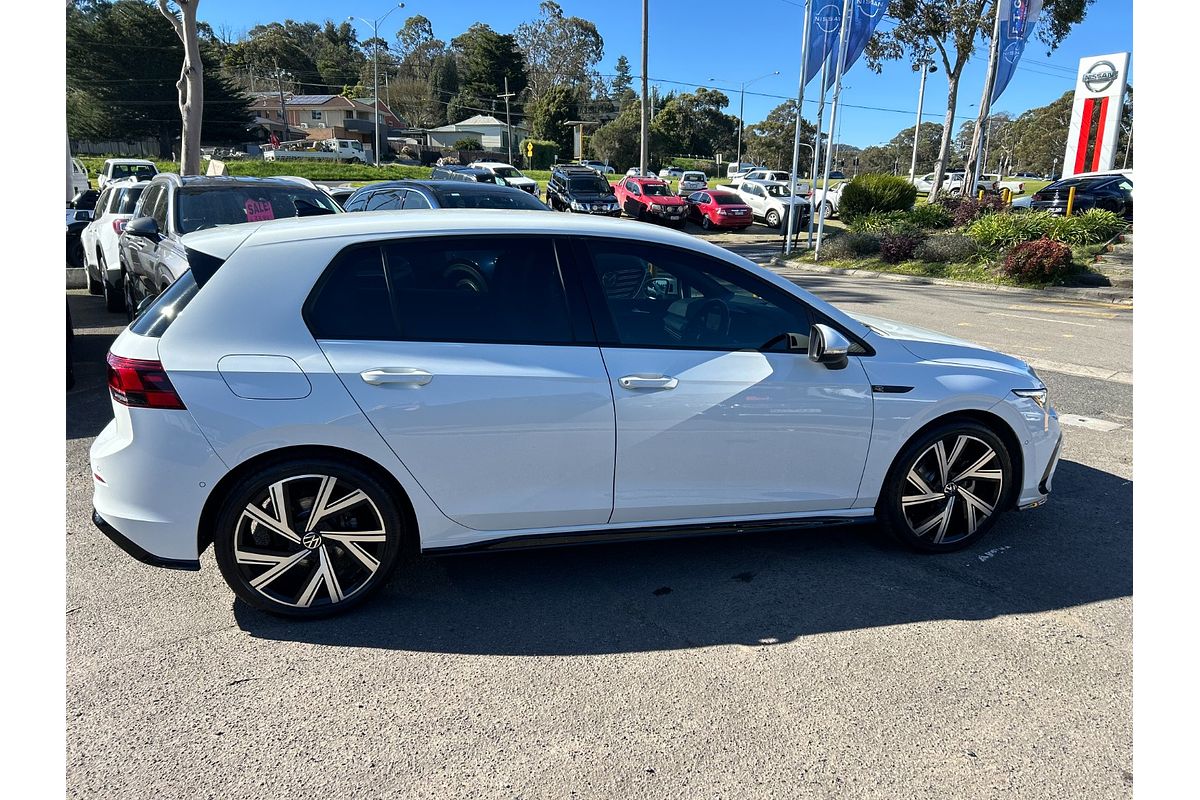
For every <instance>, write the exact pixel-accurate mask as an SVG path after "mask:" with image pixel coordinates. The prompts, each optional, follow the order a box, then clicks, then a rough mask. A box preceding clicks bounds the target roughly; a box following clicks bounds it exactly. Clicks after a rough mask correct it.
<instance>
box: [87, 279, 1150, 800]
mask: <svg viewBox="0 0 1200 800" xmlns="http://www.w3.org/2000/svg"><path fill="white" fill-rule="evenodd" d="M811 288H813V289H814V290H816V291H818V293H821V294H823V295H826V296H828V297H829V299H832V300H834V302H838V303H841V304H850V303H855V302H857V303H860V304H862V305H864V306H870V307H872V308H873V310H874V313H877V314H880V315H884V316H888V315H890V316H896V317H899V318H907V317H915V316H918V315H920V314H922V313H925V314H926V315H927V316H928V315H929V314H932V313H933V311H934V310H936V309H938V308H942V307H943V306H945V307H946V308H949V307H954V306H955V304H956V302H958V301H959V300H962V301H963V302H967V301H968V300H969V302H970V303H972V304H973V305H972V306H971V308H972V309H973V318H974V319H975V321H976V322H979V323H980V327H979V328H978V329H977V330H974V331H972V332H971V333H972V334H975V336H978V337H988V338H991V337H995V338H996V339H997V340H998V341H1004V339H1003V337H1004V336H1013V337H1015V336H1017V334H1001V333H997V332H995V329H996V328H999V327H1000V326H1002V325H1003V324H1006V323H1007V318H1005V317H999V316H995V317H989V316H988V313H989V312H992V311H995V312H1001V313H1009V312H1010V311H1011V310H1010V309H1007V306H1008V305H1011V304H1012V301H1011V298H1007V297H1003V296H999V295H997V297H996V298H994V299H993V302H992V304H991V305H988V304H987V300H986V298H975V297H973V296H972V297H970V298H966V297H965V296H964V297H961V298H960V297H959V296H958V295H955V294H954V292H955V291H957V290H955V289H953V288H950V287H922V290H923V292H925V293H926V295H925V298H924V300H922V299H921V298H917V297H905V296H890V295H887V294H886V293H878V292H880V290H879V289H878V288H877V287H872V288H871V289H870V292H871V293H872V294H870V295H869V296H867V295H866V294H865V292H866V290H860V294H859V296H857V297H851V296H850V295H852V294H853V293H854V292H855V288H854V287H853V286H852V285H850V284H843V283H828V282H827V283H824V284H823V285H821V286H815V285H814V286H812V287H811ZM69 299H70V302H71V307H72V314H73V318H74V321H75V325H76V340H75V341H76V353H77V359H78V362H79V363H77V365H76V378H77V384H76V388H75V389H74V390H72V391H71V392H69V393H68V404H67V407H68V419H67V463H66V473H67V519H68V524H67V530H66V535H67V558H68V565H67V606H66V628H67V647H68V665H67V715H68V716H67V724H68V727H67V769H68V773H67V781H68V794H69V795H70V796H72V797H105V798H108V797H118V796H136V797H144V796H154V795H157V796H162V797H220V798H235V797H247V796H251V795H254V796H263V795H270V796H276V797H285V796H296V797H314V796H327V797H351V796H369V797H400V796H403V797H430V798H432V797H437V798H446V797H489V798H490V797H514V798H515V797H521V798H540V797H581V798H609V797H656V798H657V797H671V798H735V797H736V798H751V797H753V798H758V797H771V798H794V797H799V796H813V797H827V798H850V797H854V798H889V799H890V798H897V797H906V798H907V797H930V798H933V797H938V798H944V797H964V798H965V797H970V798H988V797H1000V796H1004V797H1028V798H1043V797H1048V796H1055V797H1081V798H1082V797H1087V798H1089V799H1090V798H1109V797H1128V796H1130V794H1131V790H1132V774H1131V770H1132V760H1131V749H1132V731H1131V692H1132V681H1131V669H1132V658H1131V631H1132V608H1131V591H1132V573H1131V559H1132V541H1131V539H1132V537H1131V530H1132V488H1133V487H1132V466H1131V462H1130V453H1131V446H1130V445H1131V429H1132V411H1131V401H1130V397H1129V392H1130V389H1131V387H1130V385H1129V384H1128V383H1125V382H1122V381H1121V380H1113V379H1112V378H1111V377H1104V378H1101V377H1095V376H1087V375H1078V374H1072V373H1070V372H1061V371H1050V370H1044V371H1043V372H1042V376H1043V378H1045V379H1046V382H1047V383H1048V384H1049V386H1050V389H1051V392H1052V397H1053V398H1054V402H1055V404H1056V405H1057V407H1058V408H1059V410H1060V411H1061V412H1062V413H1063V414H1072V415H1075V416H1077V417H1079V418H1080V419H1091V420H1101V421H1107V422H1109V423H1112V424H1115V425H1116V427H1111V425H1110V426H1099V427H1096V426H1091V427H1088V426H1081V425H1076V426H1068V427H1067V428H1065V431H1066V436H1067V438H1066V444H1065V455H1064V459H1063V461H1062V463H1061V465H1060V467H1059V472H1058V475H1057V478H1056V480H1055V486H1054V488H1055V491H1054V495H1053V497H1052V499H1051V501H1050V503H1049V504H1048V505H1046V506H1045V507H1043V508H1041V509H1038V510H1036V511H1032V512H1024V513H1019V514H1016V513H1014V514H1009V515H1006V516H1005V517H1003V518H1002V519H1001V520H1000V521H999V523H998V524H997V526H996V528H995V530H994V531H993V532H992V533H991V534H990V535H989V537H988V538H986V539H985V540H984V541H983V542H981V543H980V544H979V545H977V546H976V547H973V548H971V549H968V550H966V551H963V552H960V553H956V554H952V555H946V556H919V555H914V554H912V553H909V552H907V551H905V550H901V549H899V548H898V547H896V546H894V545H892V544H891V543H889V542H888V541H887V540H885V539H884V538H883V537H882V536H881V534H880V533H879V532H878V531H877V530H876V529H875V528H873V527H859V528H846V529H840V530H827V531H803V532H802V531H797V532H795V533H785V534H779V533H776V534H771V535H767V534H755V535H747V536H741V537H727V538H710V539H697V540H690V541H675V542H662V543H644V544H624V545H609V546H603V547H583V548H573V549H563V550H545V551H528V552H523V553H506V554H487V555H477V556H469V557H467V556H460V557H454V558H450V557H444V558H438V559H432V558H431V559H424V560H422V561H419V562H417V563H416V564H415V565H413V566H410V567H406V568H405V569H404V570H402V571H401V572H400V573H398V574H397V575H396V577H395V578H394V579H393V580H392V582H391V583H390V584H389V586H388V587H386V589H385V591H384V592H383V593H382V594H381V596H379V597H378V598H377V599H376V600H374V601H373V602H371V603H369V604H367V605H366V606H364V607H363V608H361V609H360V610H358V611H355V612H352V613H350V614H348V615H346V616H343V617H339V618H335V619H330V620H325V621H318V622H310V623H304V624H299V623H289V622H285V621H281V620H278V619H274V618H271V617H267V616H264V615H262V614H261V613H258V612H255V611H253V610H252V609H249V608H247V607H245V606H243V605H241V604H236V603H234V602H233V598H232V594H231V593H230V592H229V591H228V590H227V589H226V588H225V586H224V584H223V583H222V582H221V579H220V576H219V574H218V572H217V570H216V567H215V564H214V562H213V559H212V555H211V552H210V553H207V554H206V555H205V556H204V558H203V567H204V568H203V570H202V571H201V572H199V573H180V572H170V571H164V570H157V569H154V568H151V567H146V566H143V565H141V564H139V563H137V562H135V561H133V560H132V559H130V558H129V557H128V556H126V555H125V554H124V553H122V552H121V551H120V550H118V549H117V548H116V547H115V546H114V545H112V544H111V543H110V542H108V541H107V540H106V539H105V538H104V537H103V536H102V535H101V534H100V533H99V532H98V531H96V530H95V529H94V528H93V527H92V526H91V523H90V521H89V519H88V514H89V511H90V494H91V487H90V480H91V478H90V473H89V470H88V464H87V448H88V446H89V445H90V442H91V439H92V438H93V437H94V436H95V434H96V433H97V432H98V431H99V430H100V428H101V427H102V426H103V425H104V424H105V423H106V422H107V421H108V419H110V418H111V410H110V408H109V401H108V398H107V395H106V392H105V388H104V369H103V361H102V359H103V354H104V352H105V349H106V348H107V345H108V342H109V340H110V339H111V337H112V336H113V335H114V334H115V333H116V332H117V331H119V326H120V324H121V320H120V319H119V318H117V317H116V316H114V315H109V314H106V313H105V312H104V311H103V306H102V303H101V302H100V300H99V299H97V298H93V297H88V296H87V295H86V294H83V293H80V292H72V293H69ZM922 303H927V304H933V305H928V306H922ZM922 309H924V310H922ZM1058 310H1059V311H1061V310H1062V309H1058ZM943 313H948V312H943ZM1013 313H1023V314H1026V315H1027V316H1030V317H1039V318H1041V320H1038V319H1032V320H1022V321H1020V322H1019V323H1017V324H1018V325H1019V326H1020V327H1021V328H1022V329H1023V331H1028V332H1035V333H1036V332H1038V331H1040V332H1041V334H1042V338H1043V339H1044V340H1045V341H1051V342H1053V344H1052V345H1048V346H1047V352H1046V353H1045V354H1044V356H1045V358H1046V359H1047V360H1049V361H1054V362H1056V363H1064V364H1065V363H1068V362H1071V363H1074V364H1076V365H1077V366H1091V367H1095V368H1097V369H1101V368H1111V371H1112V373H1113V374H1117V373H1120V372H1121V371H1123V370H1126V369H1127V368H1128V363H1127V361H1126V360H1122V357H1121V356H1120V351H1121V350H1122V348H1123V349H1124V351H1125V358H1127V357H1128V341H1129V340H1128V338H1127V337H1126V338H1125V339H1124V340H1123V341H1122V340H1121V337H1122V336H1125V328H1124V327H1123V326H1124V321H1123V320H1122V319H1116V320H1114V319H1105V320H1104V322H1105V323H1106V325H1105V326H1100V327H1097V328H1095V329H1092V331H1091V335H1093V336H1095V337H1098V338H1104V339H1105V341H1104V342H1098V343H1095V344H1087V345H1085V344H1083V343H1082V342H1080V341H1076V342H1075V343H1074V345H1072V344H1070V340H1068V339H1062V338H1061V337H1059V339H1058V340H1055V334H1056V333H1059V334H1060V333H1062V332H1063V331H1067V330H1069V329H1070V327H1069V326H1064V325H1061V324H1055V323H1054V322H1046V321H1044V320H1047V319H1049V320H1055V319H1063V320H1066V319H1075V318H1078V319H1083V320H1088V319H1093V318H1090V317H1086V316H1084V317H1077V316H1075V315H1068V314H1058V315H1057V316H1056V315H1055V314H1053V313H1048V312H1047V313H1040V312H1032V311H1028V312H1026V311H1018V312H1013ZM939 322H940V320H938V319H937V318H932V319H929V318H927V319H925V322H924V324H925V325H927V326H929V327H935V328H936V327H938V325H939ZM1082 330H1083V329H1081V331H1082ZM952 332H953V331H952ZM959 333H960V335H961V332H959ZM1026 335H1027V333H1026V332H1022V333H1021V334H1020V336H1022V337H1024V336H1026ZM967 338H973V337H972V336H968V337H967ZM1012 341H1026V342H1032V339H1023V338H1022V339H1017V338H1013V339H1012ZM1072 350H1073V353H1072ZM1068 353H1071V355H1070V356H1069V357H1068Z"/></svg>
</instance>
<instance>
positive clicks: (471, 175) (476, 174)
mask: <svg viewBox="0 0 1200 800" xmlns="http://www.w3.org/2000/svg"><path fill="white" fill-rule="evenodd" d="M430 177H431V178H432V179H433V180H435V181H473V182H475V183H492V184H495V185H496V186H508V181H506V180H504V178H502V177H500V176H499V175H497V174H495V173H494V172H492V171H491V170H490V169H483V168H481V167H457V166H445V167H434V168H433V174H432V175H431V176H430Z"/></svg>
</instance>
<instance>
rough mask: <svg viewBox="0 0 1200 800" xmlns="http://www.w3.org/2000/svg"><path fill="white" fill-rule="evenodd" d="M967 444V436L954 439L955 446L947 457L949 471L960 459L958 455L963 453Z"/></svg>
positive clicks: (947, 469)
mask: <svg viewBox="0 0 1200 800" xmlns="http://www.w3.org/2000/svg"><path fill="white" fill-rule="evenodd" d="M966 446H967V437H966V436H958V437H957V438H955V440H954V447H953V448H952V449H951V450H950V455H949V456H947V457H946V471H947V472H949V471H950V470H951V469H953V468H954V462H955V461H958V457H959V456H960V455H962V451H963V448H964V447H966Z"/></svg>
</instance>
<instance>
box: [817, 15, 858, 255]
mask: <svg viewBox="0 0 1200 800" xmlns="http://www.w3.org/2000/svg"><path fill="white" fill-rule="evenodd" d="M849 23H850V0H842V30H841V34H840V37H841V38H840V39H839V42H838V63H837V67H836V69H835V71H834V73H833V109H832V110H831V111H830V112H829V135H830V136H832V135H833V132H834V131H835V130H836V127H835V126H836V125H837V112H838V101H839V100H840V99H841V96H842V72H843V71H844V70H845V69H846V50H847V47H846V44H847V42H846V38H847V36H848V31H849ZM832 167H833V148H832V147H829V146H826V148H825V172H824V175H823V176H822V181H821V182H822V185H823V186H824V187H825V191H826V192H828V191H829V170H830V169H831V168H832ZM827 205H828V204H827V203H825V202H822V203H821V208H820V211H819V212H818V213H820V215H821V216H820V217H819V221H818V223H817V244H816V249H815V250H814V251H813V260H814V261H816V260H817V259H819V258H820V257H821V237H822V236H824V235H825V207H826V206H827Z"/></svg>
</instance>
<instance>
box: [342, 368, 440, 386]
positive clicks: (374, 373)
mask: <svg viewBox="0 0 1200 800" xmlns="http://www.w3.org/2000/svg"><path fill="white" fill-rule="evenodd" d="M359 377H361V378H362V379H363V380H364V381H366V382H367V383H369V384H371V385H372V386H382V385H383V384H385V383H399V384H404V385H406V386H424V385H425V384H427V383H429V382H430V381H431V380H433V373H432V372H426V371H425V370H423V369H416V368H415V367H378V368H376V369H369V370H367V371H366V372H360V373H359Z"/></svg>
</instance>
